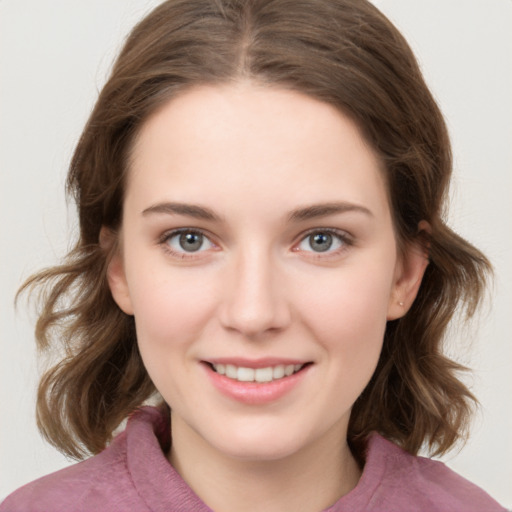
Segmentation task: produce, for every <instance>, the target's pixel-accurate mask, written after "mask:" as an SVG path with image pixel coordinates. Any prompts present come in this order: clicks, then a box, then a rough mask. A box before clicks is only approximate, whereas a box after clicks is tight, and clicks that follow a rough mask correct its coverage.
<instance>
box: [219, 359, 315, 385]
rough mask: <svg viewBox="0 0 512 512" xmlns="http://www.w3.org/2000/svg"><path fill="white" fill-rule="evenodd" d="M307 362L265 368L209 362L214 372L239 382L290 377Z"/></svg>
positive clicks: (267, 380) (268, 380)
mask: <svg viewBox="0 0 512 512" xmlns="http://www.w3.org/2000/svg"><path fill="white" fill-rule="evenodd" d="M309 364H311V363H305V364H286V365H284V364H278V365H276V366H267V367H265V368H247V367H244V366H235V365H233V364H214V363H209V365H210V367H211V368H212V369H213V371H214V372H216V373H218V374H219V375H224V376H225V377H227V378H228V379H232V380H236V381H238V382H261V383H263V382H273V381H276V380H280V379H284V378H285V377H290V376H291V375H293V374H295V373H298V372H300V371H301V370H302V369H303V368H304V367H306V366H308V365H309Z"/></svg>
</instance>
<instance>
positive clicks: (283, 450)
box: [211, 425, 307, 461]
mask: <svg viewBox="0 0 512 512" xmlns="http://www.w3.org/2000/svg"><path fill="white" fill-rule="evenodd" d="M211 444H212V445H213V447H214V448H215V449H216V450H218V451H219V452H221V453H224V454H225V455H227V456H229V457H232V458H234V459H240V460H246V461H275V460H280V459H285V458H287V457H290V456H292V455H294V454H296V453H298V452H300V451H301V449H303V448H304V447H305V445H306V444H307V440H306V439H305V438H304V435H303V434H301V433H298V434H296V433H294V432H291V431H290V429H289V428H282V429H278V428H270V427H268V426H267V428H265V427H261V426H259V425H254V426H253V427H252V428H248V427H245V428H244V429H236V430H235V431H234V430H230V431H229V432H228V431H223V433H222V435H221V436H218V437H216V439H212V441H211Z"/></svg>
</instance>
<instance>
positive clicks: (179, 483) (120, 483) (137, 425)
mask: <svg viewBox="0 0 512 512" xmlns="http://www.w3.org/2000/svg"><path fill="white" fill-rule="evenodd" d="M169 446H170V428H169V418H168V416H167V415H166V414H164V413H163V412H162V411H160V410H159V409H156V408H154V407H143V408H141V409H139V410H138V411H137V412H135V413H134V414H133V415H132V416H131V417H130V418H129V420H128V424H127V427H126V430H125V431H124V432H123V433H122V434H120V435H119V436H117V437H116V438H115V439H114V441H113V442H112V444H111V445H110V446H109V447H108V448H107V449H106V450H104V451H103V452H102V453H100V454H99V455H96V456H95V457H92V458H90V459H88V460H86V461H83V462H80V463H78V464H75V465H74V466H71V467H69V468H66V469H63V470H61V471H57V472H56V473H53V474H51V475H48V476H45V477H43V478H41V479H39V480H36V481H35V482H32V483H30V484H28V485H26V486H24V487H22V488H21V489H18V490H17V491H16V492H14V493H13V494H11V495H10V496H8V497H7V499H6V500H5V501H4V502H3V503H2V504H1V505H0V512H22V511H23V512H41V511H50V510H51V511H52V512H69V511H70V510H72V511H73V512H92V511H94V512H97V511H101V512H118V511H120V510H137V512H144V511H150V510H151V511H155V512H157V511H167V510H173V511H174V512H189V511H190V510H194V511H197V512H211V511H210V509H208V507H206V505H204V503H203V502H202V501H201V500H200V499H199V498H198V497H197V496H196V495H195V494H194V492H193V491H192V490H191V489H190V488H189V487H188V485H187V484H186V483H185V481H184V480H183V479H182V478H181V477H180V476H179V475H178V473H177V472H176V471H175V470H174V468H173V467H172V466H171V465H170V464H169V462H168V460H167V458H166V456H165V452H166V450H167V449H168V447H169Z"/></svg>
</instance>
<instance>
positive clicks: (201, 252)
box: [104, 82, 427, 511]
mask: <svg viewBox="0 0 512 512" xmlns="http://www.w3.org/2000/svg"><path fill="white" fill-rule="evenodd" d="M169 203H173V204H175V203H180V204H187V205H190V204H193V205H200V206H201V207H203V208H207V209H209V210H210V211H211V212H212V213H213V214H214V215H215V218H198V217H197V215H192V214H191V211H190V209H189V211H186V210H183V208H182V209H181V213H177V211H176V208H170V207H169V206H168V204H169ZM340 203H342V206H343V208H342V209H341V210H339V208H338V210H339V211H338V210H336V209H332V208H331V210H332V211H323V212H319V211H317V212H316V213H317V214H318V215H315V216H312V215H311V210H309V216H308V215H306V214H303V215H302V216H298V215H296V216H295V217H296V218H294V219H292V220H291V219H290V214H291V212H294V211H296V210H298V209H304V208H308V207H311V206H312V205H319V204H322V205H325V204H329V205H331V206H332V205H333V204H336V205H337V206H338V207H339V205H340ZM162 205H167V206H162ZM183 228H189V229H192V230H193V231H195V232H201V233H204V236H205V238H203V242H202V245H201V246H200V247H199V249H198V250H194V251H188V252H187V250H185V249H183V247H182V246H181V245H180V237H179V235H176V234H175V233H173V230H176V229H183ZM326 230H334V233H331V235H332V239H331V240H332V245H331V246H330V247H329V248H328V249H327V250H325V251H319V250H318V246H317V245H315V244H314V243H312V239H311V238H310V235H311V231H313V232H314V233H316V234H317V235H318V234H322V233H324V234H325V233H326ZM104 231H105V230H104ZM104 235H105V233H104ZM119 235H120V250H119V253H118V254H117V256H116V257H115V258H114V259H113V261H112V263H111V265H110V267H109V272H108V276H109V283H110V287H111V290H112V293H113V296H114V298H115V300H116V302H117V303H118V305H119V307H120V308H121V309H122V310H123V311H125V312H126V313H127V314H130V315H134V316H135V321H136V327H137V336H138V342H139V346H140V351H141V354H142V357H143V360H144V363H145V365H146V368H147V370H148V372H149V375H150V376H151V378H152V380H153V382H154V383H155V385H156V387H157V389H158V390H159V391H160V393H161V394H162V396H163V397H164V399H165V400H166V402H167V403H168V404H169V405H170V406H171V409H172V416H171V428H172V437H173V444H172V449H171V452H170V453H169V459H170V461H171V462H172V464H173V465H174V466H175V468H176V469H177V470H178V472H179V473H180V474H181V476H182V477H183V478H184V479H185V480H186V481H187V482H188V483H189V485H190V486H191V487H192V488H193V489H194V491H195V492H196V493H197V494H198V495H199V496H200V497H201V498H202V499H203V500H204V501H205V502H206V503H207V504H208V505H209V506H210V507H212V508H214V509H216V510H223V511H230V510H238V511H242V510H265V511H271V510H321V509H323V508H325V507H328V506H329V505H331V504H332V503H334V502H335V501H336V500H337V499H339V497H340V496H342V495H344V494H346V493H348V492H349V491H350V490H351V489H352V488H353V487H354V486H355V485H356V484H357V481H358V479H359V477H360V469H359V467H358V466H357V464H356V462H355V460H354V458H353V457H352V454H351V453H350V450H349V448H348V446H347V443H346V433H347V424H348V420H349V417H350V411H351V408H352V405H353V403H354V401H355V400H356V399H357V397H358V396H359V394H360V393H361V392H362V390H363V389H364V387H365V386H366V384H367V383H368V381H369V379H370V377H371V375H372V374H373V372H374V370H375V367H376V364H377V361H378V358H379V354H380V351H381V347H382V341H383V335H384V330H385V327H386V322H387V321H388V320H390V319H395V318H398V317H400V316H402V315H403V314H405V312H406V311H407V309H408V307H409V306H410V305H411V303H412V301H413V300H414V298H415V295H416V293H417V290H418V287H419V285H420V282H421V278H422V276H423V272H424V270H425V267H426V264H427V263H426V261H427V260H426V258H425V255H424V254H423V253H422V252H421V251H419V250H418V249H417V248H415V247H411V248H409V249H408V250H407V251H405V254H404V256H403V257H399V255H398V252H397V244H396V239H395V233H394V230H393V224H392V219H391V212H390V207H389V203H388V199H387V193H386V187H385V182H384V179H383V171H382V169H381V165H380V162H379V161H378V159H377V158H376V156H375V154H374V152H373V151H372V149H371V148H370V147H369V146H368V145H367V144H366V143H365V140H364V139H363V138H362V136H361V134H360V132H359V130H358V129H357V127H356V125H355V124H354V123H353V122H352V121H351V120H350V119H349V118H348V117H346V116H345V115H343V114H342V113H340V112H339V111H338V110H336V109H335V108H334V107H332V106H329V105H327V104H324V103H321V102H319V101H317V100H315V99H312V98H310V97H307V96H305V95H302V94H300V93H297V92H292V91H289V90H284V89H276V88H269V87H263V86H257V85H255V84H252V83H248V82H243V83H239V84H235V85H226V86H215V87H213V86H212V87H206V86H204V87H196V88H192V89H189V90H188V91H186V92H185V93H183V94H182V95H180V96H178V97H177V98H174V99H172V100H171V101H170V102H168V103H167V104H166V105H164V106H163V107H162V108H161V109H160V110H159V111H158V112H157V113H156V114H154V115H153V116H152V117H151V118H150V119H149V120H147V121H146V123H145V124H144V126H143V128H142V130H141V132H140V135H139V137H138V139H137V141H136V144H135V146H134V148H133V154H132V162H131V168H130V171H129V179H128V185H127V191H126V197H125V201H124V210H123V223H122V228H121V232H120V234H119ZM105 236H106V235H105ZM322 247H324V246H322ZM324 248H325V247H324ZM400 303H403V304H400ZM222 357H239V358H245V359H249V360H251V361H252V360H257V359H259V358H262V357H275V358H293V359H297V360H300V361H304V362H308V363H311V364H310V365H309V367H308V369H307V372H305V373H304V376H303V377H302V378H301V379H300V381H299V382H298V384H297V385H296V386H295V387H293V389H292V390H291V391H290V392H288V393H286V394H285V395H284V396H283V397H281V398H279V399H278V400H275V401H272V402H271V403H266V404H259V405H253V404H246V403H241V402H239V401H237V400H233V399H232V398H229V397H226V396H225V395H223V394H222V393H220V392H219V391H218V390H217V389H216V388H215V387H214V386H213V385H212V383H211V381H210V378H209V377H208V375H207V373H208V370H205V368H206V367H205V363H204V362H205V361H211V360H213V359H215V358H222Z"/></svg>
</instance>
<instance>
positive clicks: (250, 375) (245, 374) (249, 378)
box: [236, 367, 255, 382]
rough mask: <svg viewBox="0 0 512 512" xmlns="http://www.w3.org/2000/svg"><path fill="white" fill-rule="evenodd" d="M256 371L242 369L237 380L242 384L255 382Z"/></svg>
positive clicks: (238, 371) (238, 372)
mask: <svg viewBox="0 0 512 512" xmlns="http://www.w3.org/2000/svg"><path fill="white" fill-rule="evenodd" d="M254 373H255V372H254V369H253V368H243V367H240V368H238V370H237V375H236V380H239V381H241V382H253V381H254Z"/></svg>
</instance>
